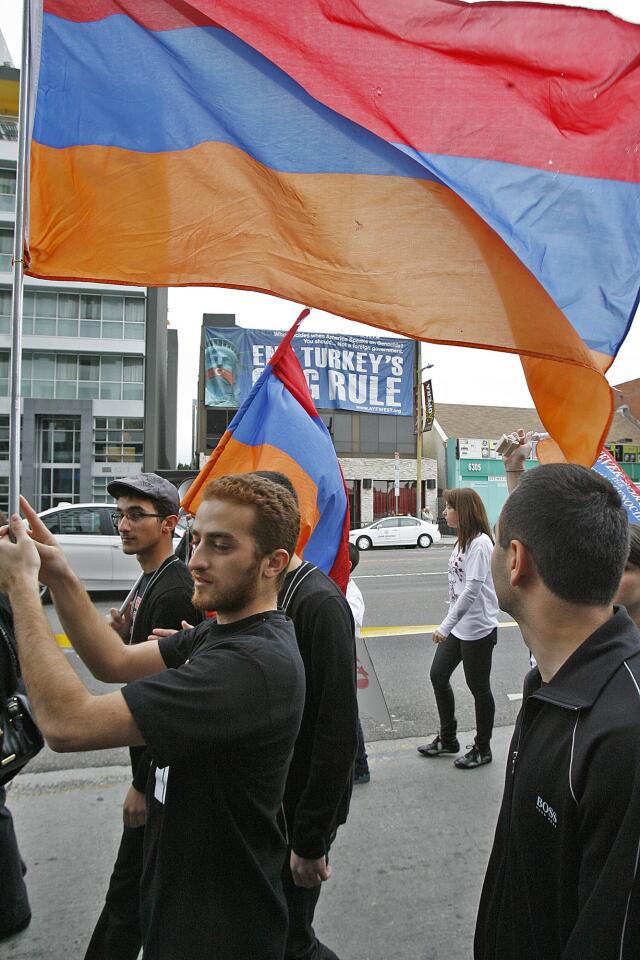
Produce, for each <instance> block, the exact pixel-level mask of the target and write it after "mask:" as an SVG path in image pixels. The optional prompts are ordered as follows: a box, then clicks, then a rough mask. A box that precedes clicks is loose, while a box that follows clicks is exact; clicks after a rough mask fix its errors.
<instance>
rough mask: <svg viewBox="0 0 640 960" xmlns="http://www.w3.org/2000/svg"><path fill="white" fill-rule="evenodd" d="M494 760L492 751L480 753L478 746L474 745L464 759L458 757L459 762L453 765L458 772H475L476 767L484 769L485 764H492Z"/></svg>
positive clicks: (454, 762) (456, 761)
mask: <svg viewBox="0 0 640 960" xmlns="http://www.w3.org/2000/svg"><path fill="white" fill-rule="evenodd" d="M492 760H493V757H492V756H491V750H489V749H487V750H484V751H480V750H479V749H478V746H477V744H475V743H474V744H473V746H472V747H471V749H470V750H469V752H468V753H465V755H464V757H458V759H457V760H454V761H453V765H454V767H457V768H458V770H473V769H474V767H482V766H483V765H484V764H485V763H491V761H492Z"/></svg>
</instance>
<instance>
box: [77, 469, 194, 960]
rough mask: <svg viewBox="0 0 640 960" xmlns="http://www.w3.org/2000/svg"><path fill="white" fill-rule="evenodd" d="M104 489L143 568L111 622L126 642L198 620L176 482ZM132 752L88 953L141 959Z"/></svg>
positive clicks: (135, 755)
mask: <svg viewBox="0 0 640 960" xmlns="http://www.w3.org/2000/svg"><path fill="white" fill-rule="evenodd" d="M107 491H108V492H109V493H110V494H111V496H112V497H114V498H115V499H116V501H117V509H116V510H115V512H114V514H113V519H114V523H115V524H116V526H117V528H118V533H119V534H120V539H121V540H122V550H123V552H124V553H127V554H135V556H136V558H137V560H138V563H139V564H140V568H141V570H142V575H141V577H140V579H139V581H138V583H137V584H136V589H135V593H134V595H133V597H132V598H131V601H130V602H129V604H128V606H127V609H126V610H124V612H123V613H120V612H119V611H118V610H116V609H115V608H114V609H112V610H111V626H112V627H113V629H114V630H115V631H116V633H118V634H119V636H120V637H121V638H122V640H123V642H124V643H126V644H137V643H140V642H141V641H143V640H146V639H147V637H148V636H149V634H150V633H151V632H152V631H153V629H154V627H169V628H174V629H175V630H180V629H181V627H182V622H183V621H187V622H188V623H192V624H196V623H199V622H200V619H201V617H200V614H199V613H197V612H196V610H195V608H194V606H193V604H192V602H191V597H192V594H193V578H192V577H191V574H190V573H189V571H188V569H187V567H186V565H185V564H184V563H183V562H182V560H179V559H178V557H176V556H175V555H174V552H173V534H174V530H175V527H176V523H177V521H178V512H179V510H180V501H179V498H178V491H177V490H176V488H175V487H174V485H173V484H172V483H170V482H169V481H168V480H165V479H164V478H163V477H160V476H158V474H156V473H140V474H136V475H135V476H131V477H123V478H122V479H121V480H112V481H111V483H109V484H108V486H107ZM129 753H130V756H131V771H132V776H133V779H132V783H131V786H130V787H129V790H128V791H127V795H126V797H125V800H124V805H123V821H124V826H123V831H122V839H121V841H120V847H119V850H118V855H117V857H116V862H115V864H114V868H113V873H112V875H111V879H110V881H109V889H108V890H107V896H106V902H105V905H104V908H103V910H102V913H101V914H100V917H99V918H98V922H97V924H96V927H95V930H94V931H93V935H92V937H91V941H90V943H89V946H88V948H87V952H86V955H85V960H136V957H137V956H138V953H139V952H140V947H141V945H142V939H141V937H142V934H141V930H140V899H139V892H138V891H139V888H140V878H141V875H142V862H143V841H144V833H145V830H144V825H145V820H146V804H145V792H146V788H147V777H148V775H149V769H150V766H151V755H150V753H149V750H148V749H147V747H130V748H129Z"/></svg>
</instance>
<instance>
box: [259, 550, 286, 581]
mask: <svg viewBox="0 0 640 960" xmlns="http://www.w3.org/2000/svg"><path fill="white" fill-rule="evenodd" d="M290 559H291V557H290V556H289V554H288V553H287V551H286V550H284V549H278V550H274V551H273V553H270V554H268V555H267V556H266V557H265V558H264V561H265V562H264V566H263V568H262V570H263V573H264V575H265V577H266V578H267V580H273V579H274V578H275V577H279V576H280V574H281V573H282V571H283V570H286V569H287V567H288V566H289V561H290Z"/></svg>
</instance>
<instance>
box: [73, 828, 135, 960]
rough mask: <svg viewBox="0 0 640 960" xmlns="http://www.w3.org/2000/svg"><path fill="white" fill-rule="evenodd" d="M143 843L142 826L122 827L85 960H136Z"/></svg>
mask: <svg viewBox="0 0 640 960" xmlns="http://www.w3.org/2000/svg"><path fill="white" fill-rule="evenodd" d="M143 841H144V827H124V829H123V831H122V839H121V841H120V847H119V849H118V856H117V857H116V862H115V864H114V866H113V873H112V874H111V879H110V881H109V889H108V890H107V896H106V900H105V905H104V907H103V910H102V913H101V914H100V916H99V918H98V922H97V924H96V927H95V930H94V931H93V936H92V937H91V941H90V943H89V946H88V947H87V952H86V954H85V960H136V958H137V956H138V954H139V952H140V947H141V946H142V934H141V928H140V878H141V876H142V846H143Z"/></svg>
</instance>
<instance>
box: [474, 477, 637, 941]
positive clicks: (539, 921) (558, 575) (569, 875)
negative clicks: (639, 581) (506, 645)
mask: <svg viewBox="0 0 640 960" xmlns="http://www.w3.org/2000/svg"><path fill="white" fill-rule="evenodd" d="M627 551H628V524H627V518H626V514H625V512H624V509H623V507H622V504H621V501H620V498H619V496H618V494H617V493H616V491H615V490H614V489H613V487H612V486H611V485H610V484H609V483H608V482H607V481H606V480H604V479H603V478H601V477H600V476H598V475H597V474H596V473H594V472H592V471H590V470H586V469H584V468H583V467H578V466H573V465H570V464H552V465H548V466H541V467H538V468H536V469H535V470H531V471H528V472H527V474H526V476H523V478H522V480H521V483H520V484H519V486H518V487H517V489H515V491H514V492H513V493H512V494H511V496H510V497H509V499H508V500H507V502H506V504H505V506H504V508H503V511H502V514H501V516H500V520H499V523H498V528H497V543H496V547H495V550H494V555H493V563H492V571H493V580H494V584H495V587H496V592H497V595H498V599H499V601H500V606H501V607H502V609H503V610H505V611H506V612H507V613H510V614H511V615H512V616H513V617H514V618H515V620H516V621H517V622H518V625H519V626H520V629H521V630H522V635H523V638H524V640H525V643H526V644H527V646H528V647H529V648H530V649H531V651H532V653H533V655H534V657H535V659H536V662H537V667H536V668H535V669H534V670H532V671H531V673H530V674H529V675H528V677H527V679H526V681H525V688H524V698H523V705H522V709H521V711H520V715H519V717H518V720H517V723H516V728H515V732H514V736H513V740H512V744H511V751H510V755H509V761H508V765H507V774H506V786H505V793H504V798H503V804H502V809H501V812H500V817H499V820H498V826H497V830H496V836H495V841H494V846H493V851H492V854H491V859H490V862H489V866H488V868H487V875H486V878H485V883H484V888H483V891H482V898H481V902H480V907H479V914H478V921H477V926H476V936H475V958H476V960H636V958H637V957H638V956H640V869H639V860H640V633H639V632H638V630H637V628H636V627H635V626H634V624H633V622H632V621H631V620H630V618H629V617H628V615H627V613H626V611H625V609H624V608H623V607H618V608H615V609H614V608H613V606H612V599H613V596H614V594H615V593H616V590H617V587H618V584H619V581H620V577H621V575H622V571H623V569H624V565H625V561H626V557H627Z"/></svg>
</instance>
